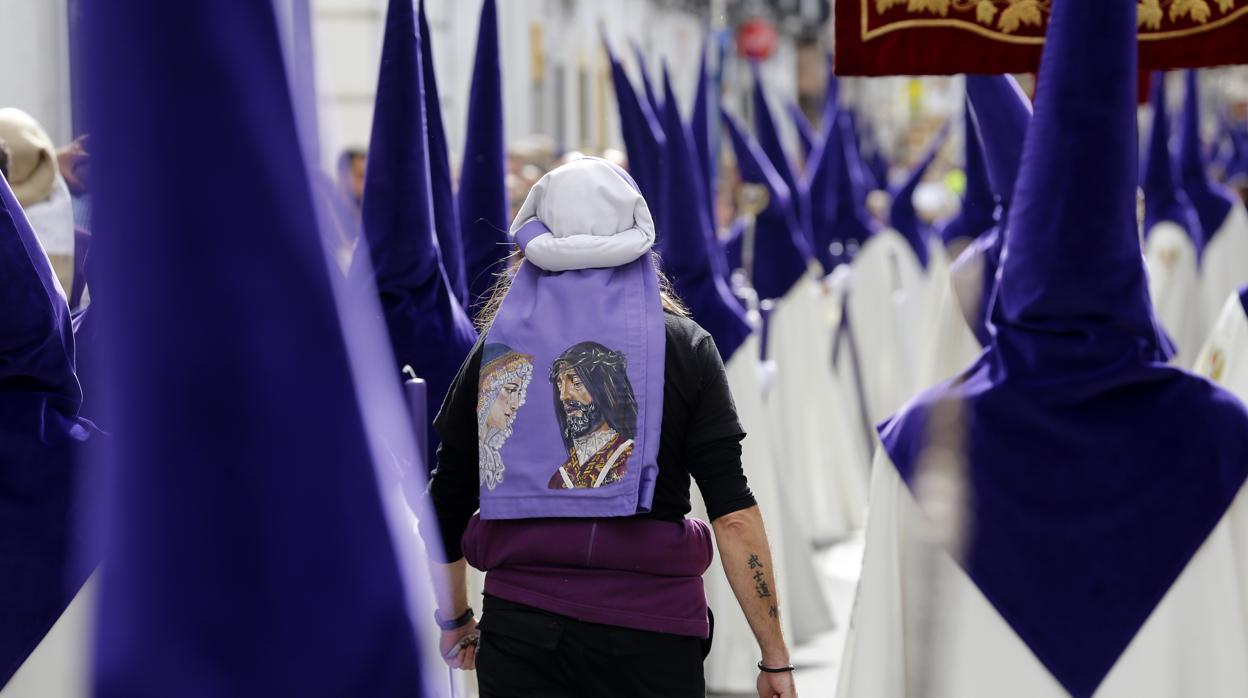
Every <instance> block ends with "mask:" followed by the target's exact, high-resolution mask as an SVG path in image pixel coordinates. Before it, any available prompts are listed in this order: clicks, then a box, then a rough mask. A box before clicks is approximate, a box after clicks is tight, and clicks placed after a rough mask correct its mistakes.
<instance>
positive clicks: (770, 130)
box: [750, 62, 810, 240]
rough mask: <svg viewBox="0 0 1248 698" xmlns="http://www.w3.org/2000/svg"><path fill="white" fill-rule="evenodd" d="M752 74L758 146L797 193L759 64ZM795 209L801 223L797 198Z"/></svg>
mask: <svg viewBox="0 0 1248 698" xmlns="http://www.w3.org/2000/svg"><path fill="white" fill-rule="evenodd" d="M750 73H751V75H753V77H754V90H753V95H754V126H755V129H754V130H755V132H756V133H757V134H758V139H757V140H758V145H759V146H760V147H761V149H762V152H763V154H764V155H766V156H767V159H768V160H769V161H770V162H771V166H772V168H774V169H775V171H776V173H777V174H779V175H780V179H782V180H784V184H785V186H787V187H788V188H789V191H790V192H794V193H796V192H797V176H796V175H795V174H794V172H793V161H792V160H790V159H789V156H788V154H787V153H785V152H784V145H783V144H781V142H780V129H778V128H777V127H776V121H775V119H773V118H772V116H771V107H770V106H769V105H768V103H767V93H766V91H765V90H764V89H763V76H762V71H761V70H759V67H758V63H757V62H752V63H750ZM793 207H794V211H796V212H797V215H798V222H799V223H801V221H802V210H801V202H800V201H798V199H797V198H796V197H794V198H793ZM802 233H803V234H804V235H806V237H807V240H809V239H810V231H808V230H806V229H805V227H804V226H803V228H802Z"/></svg>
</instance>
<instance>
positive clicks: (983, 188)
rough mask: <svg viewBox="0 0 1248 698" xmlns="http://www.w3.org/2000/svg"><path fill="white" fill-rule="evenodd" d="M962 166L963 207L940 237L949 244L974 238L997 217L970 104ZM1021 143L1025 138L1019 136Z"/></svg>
mask: <svg viewBox="0 0 1248 698" xmlns="http://www.w3.org/2000/svg"><path fill="white" fill-rule="evenodd" d="M962 119H963V120H962V126H963V132H962V141H963V142H962V146H963V153H964V156H963V159H964V162H963V165H962V170H963V172H965V173H966V190H965V191H964V192H962V207H961V209H959V210H958V213H957V215H956V216H954V217H953V218H952V219H951V220H949V222H947V223H946V224H945V226H944V227H943V228H942V229H941V231H940V237H941V239H942V240H944V242H945V245H946V246H948V245H949V244H951V243H952V242H953V241H954V240H957V239H959V238H970V239H974V238H977V237H979V236H980V235H981V234H982V233H984V232H985V231H987V230H988V229H989V228H991V227H992V226H993V225H994V223H995V222H996V219H995V218H994V214H995V212H996V209H997V199H996V197H995V196H994V195H993V193H992V186H991V185H990V184H989V183H988V171H987V166H986V165H985V164H984V154H983V150H982V149H981V146H980V144H979V132H978V131H977V130H976V129H975V119H974V118H973V117H972V116H971V107H970V104H969V103H968V104H967V106H966V109H965V111H964V116H963V117H962ZM1019 141H1020V142H1021V141H1022V139H1021V138H1020V139H1019Z"/></svg>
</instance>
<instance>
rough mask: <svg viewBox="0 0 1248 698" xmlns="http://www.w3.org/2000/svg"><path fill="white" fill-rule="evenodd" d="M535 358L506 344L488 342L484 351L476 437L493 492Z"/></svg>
mask: <svg viewBox="0 0 1248 698" xmlns="http://www.w3.org/2000/svg"><path fill="white" fill-rule="evenodd" d="M532 379H533V357H532V356H529V355H528V354H521V353H520V352H518V351H515V350H513V349H512V348H511V347H509V346H507V345H506V344H500V343H490V344H486V345H485V347H484V348H483V349H482V354H481V381H480V387H479V389H478V392H477V439H478V447H477V448H478V452H477V453H478V456H479V471H480V476H481V485H482V486H483V487H485V488H486V489H488V490H490V491H493V490H494V488H495V487H498V485H499V483H501V482H502V481H503V471H504V470H506V466H505V465H504V464H503V456H502V453H501V450H502V448H503V444H504V443H505V442H506V441H507V437H509V436H511V431H512V425H513V424H515V422H516V413H517V412H519V411H520V408H521V407H523V406H524V401H525V397H526V395H527V394H528V389H529V381H531V380H532Z"/></svg>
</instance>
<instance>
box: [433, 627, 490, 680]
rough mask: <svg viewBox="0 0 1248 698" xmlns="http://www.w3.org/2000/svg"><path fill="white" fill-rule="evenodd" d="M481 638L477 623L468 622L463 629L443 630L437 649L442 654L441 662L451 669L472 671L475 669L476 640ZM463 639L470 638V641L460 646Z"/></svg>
mask: <svg viewBox="0 0 1248 698" xmlns="http://www.w3.org/2000/svg"><path fill="white" fill-rule="evenodd" d="M480 637H481V633H480V632H478V631H477V621H476V620H475V619H474V620H469V621H468V623H467V624H466V625H464V626H463V627H459V628H455V629H454V630H443V631H442V637H441V638H440V639H439V640H438V649H439V650H440V651H441V653H442V660H443V661H445V662H446V664H447V666H449V667H451V668H452V669H463V670H464V671H472V670H473V669H476V668H477V644H476V642H477V639H478V638H480ZM465 638H472V640H471V641H468V642H464V644H462V645H461V644H460V642H461V641H463V640H464V639H465Z"/></svg>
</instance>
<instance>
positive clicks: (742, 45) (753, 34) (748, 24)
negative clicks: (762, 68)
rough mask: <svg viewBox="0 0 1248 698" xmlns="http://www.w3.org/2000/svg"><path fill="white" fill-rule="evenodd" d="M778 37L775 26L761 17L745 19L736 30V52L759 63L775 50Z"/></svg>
mask: <svg viewBox="0 0 1248 698" xmlns="http://www.w3.org/2000/svg"><path fill="white" fill-rule="evenodd" d="M779 37H780V35H779V33H778V32H777V31H776V25H774V24H772V23H771V22H768V21H767V20H765V19H763V18H762V17H754V18H752V19H747V20H746V21H744V22H742V23H741V26H740V27H739V28H738V29H737V52H738V53H740V54H741V55H742V56H745V57H746V58H751V59H753V60H756V61H761V60H763V59H764V58H767V57H768V56H770V55H771V54H772V53H773V52H774V51H775V50H776V40H777V39H779Z"/></svg>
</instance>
